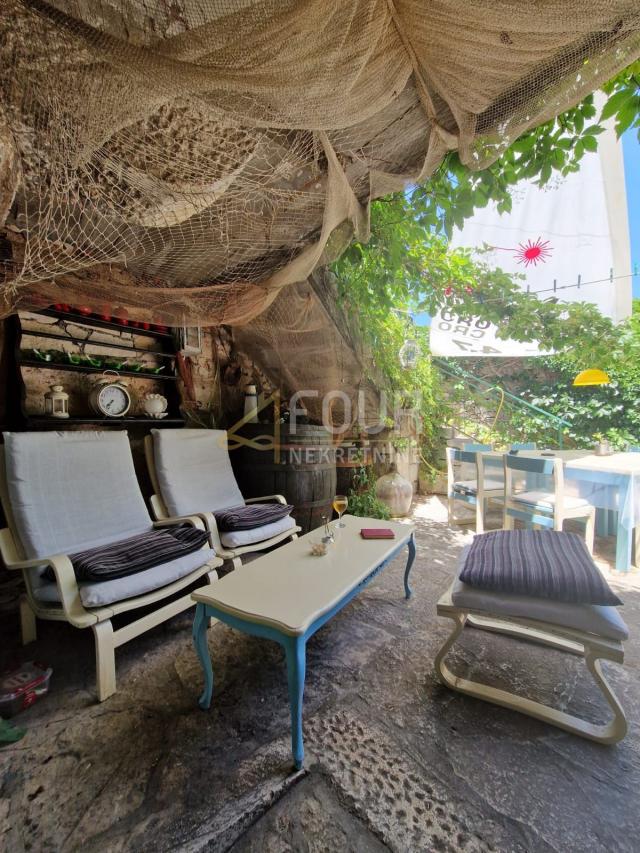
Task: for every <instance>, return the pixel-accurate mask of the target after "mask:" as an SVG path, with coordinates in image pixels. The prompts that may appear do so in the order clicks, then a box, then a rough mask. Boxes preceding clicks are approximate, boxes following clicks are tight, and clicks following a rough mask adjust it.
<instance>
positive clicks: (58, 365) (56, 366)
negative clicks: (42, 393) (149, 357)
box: [18, 358, 178, 382]
mask: <svg viewBox="0 0 640 853" xmlns="http://www.w3.org/2000/svg"><path fill="white" fill-rule="evenodd" d="M18 363H19V364H21V365H22V366H23V367H38V368H40V370H66V371H69V372H71V373H98V374H100V373H104V372H105V370H111V371H113V372H115V373H117V374H118V376H131V377H133V378H137V379H156V380H159V381H160V382H166V381H169V382H175V381H176V380H177V378H178V377H177V376H174V375H172V374H167V373H147V372H146V371H143V370H140V371H137V370H116V368H115V367H91V366H90V365H88V364H65V363H64V362H59V361H40V360H39V359H35V358H33V359H31V358H21V359H19V362H18ZM106 378H109V374H107V377H106ZM113 381H114V382H115V381H117V380H116V377H115V376H114V377H113Z"/></svg>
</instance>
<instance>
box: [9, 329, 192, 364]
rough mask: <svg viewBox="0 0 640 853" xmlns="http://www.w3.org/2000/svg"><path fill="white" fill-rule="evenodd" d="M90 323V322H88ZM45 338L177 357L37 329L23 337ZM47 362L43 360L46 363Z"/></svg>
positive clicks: (152, 350) (156, 351) (166, 353)
mask: <svg viewBox="0 0 640 853" xmlns="http://www.w3.org/2000/svg"><path fill="white" fill-rule="evenodd" d="M87 325H89V324H87ZM25 335H26V336H28V337H32V338H45V339H46V340H48V341H62V342H63V343H64V342H65V341H66V342H67V343H70V344H77V345H80V346H81V345H83V344H91V346H92V347H105V348H107V349H122V350H126V351H127V352H139V353H142V354H143V355H155V356H157V357H158V358H175V357H176V354H175V353H172V352H161V351H160V350H155V349H137V348H136V347H130V346H127V344H114V343H111V342H110V341H94V340H93V339H92V338H74V337H72V336H71V335H57V334H55V333H54V332H39V331H37V330H36V329H33V330H32V329H23V330H22V337H23V338H24V337H25ZM44 363H45V362H43V364H44Z"/></svg>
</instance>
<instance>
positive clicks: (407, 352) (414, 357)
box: [398, 340, 420, 370]
mask: <svg viewBox="0 0 640 853" xmlns="http://www.w3.org/2000/svg"><path fill="white" fill-rule="evenodd" d="M398 356H399V357H400V364H401V365H402V366H403V367H404V368H405V370H412V369H413V368H414V367H415V366H416V365H417V363H418V358H419V357H420V347H419V346H418V344H417V342H416V341H412V340H406V341H405V342H404V343H403V344H402V346H401V347H400V352H399V353H398Z"/></svg>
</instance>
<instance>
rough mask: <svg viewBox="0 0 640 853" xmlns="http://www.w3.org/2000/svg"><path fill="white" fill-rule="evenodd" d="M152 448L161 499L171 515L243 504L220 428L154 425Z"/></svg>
mask: <svg viewBox="0 0 640 853" xmlns="http://www.w3.org/2000/svg"><path fill="white" fill-rule="evenodd" d="M151 433H152V435H153V451H154V454H153V455H154V460H155V465H156V474H157V476H158V483H159V484H160V491H161V493H162V499H163V501H164V503H165V506H166V507H167V509H168V511H169V514H170V515H190V514H192V513H195V512H215V511H216V510H219V509H227V508H228V507H231V506H242V505H243V504H244V498H243V497H242V492H241V491H240V489H239V488H238V484H237V482H236V478H235V476H234V474H233V469H232V468H231V462H230V460H229V451H228V450H227V433H226V432H225V430H221V429H154V430H151Z"/></svg>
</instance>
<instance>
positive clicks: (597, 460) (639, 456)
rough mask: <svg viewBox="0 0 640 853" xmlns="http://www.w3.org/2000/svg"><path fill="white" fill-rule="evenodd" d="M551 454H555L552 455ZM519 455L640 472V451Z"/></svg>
mask: <svg viewBox="0 0 640 853" xmlns="http://www.w3.org/2000/svg"><path fill="white" fill-rule="evenodd" d="M549 454H553V455H552V456H550V455H549ZM482 455H483V456H489V457H493V458H496V457H502V456H503V455H504V454H503V453H500V452H499V451H497V450H489V451H483V453H482ZM518 456H528V457H532V458H535V459H540V458H542V459H553V458H554V457H557V458H558V459H562V461H563V462H564V464H565V466H566V467H567V468H582V469H584V470H586V471H606V472H608V473H610V474H640V453H611V454H610V455H609V456H597V455H596V454H595V453H594V452H593V451H592V450H542V449H541V450H520V451H519V452H518Z"/></svg>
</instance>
